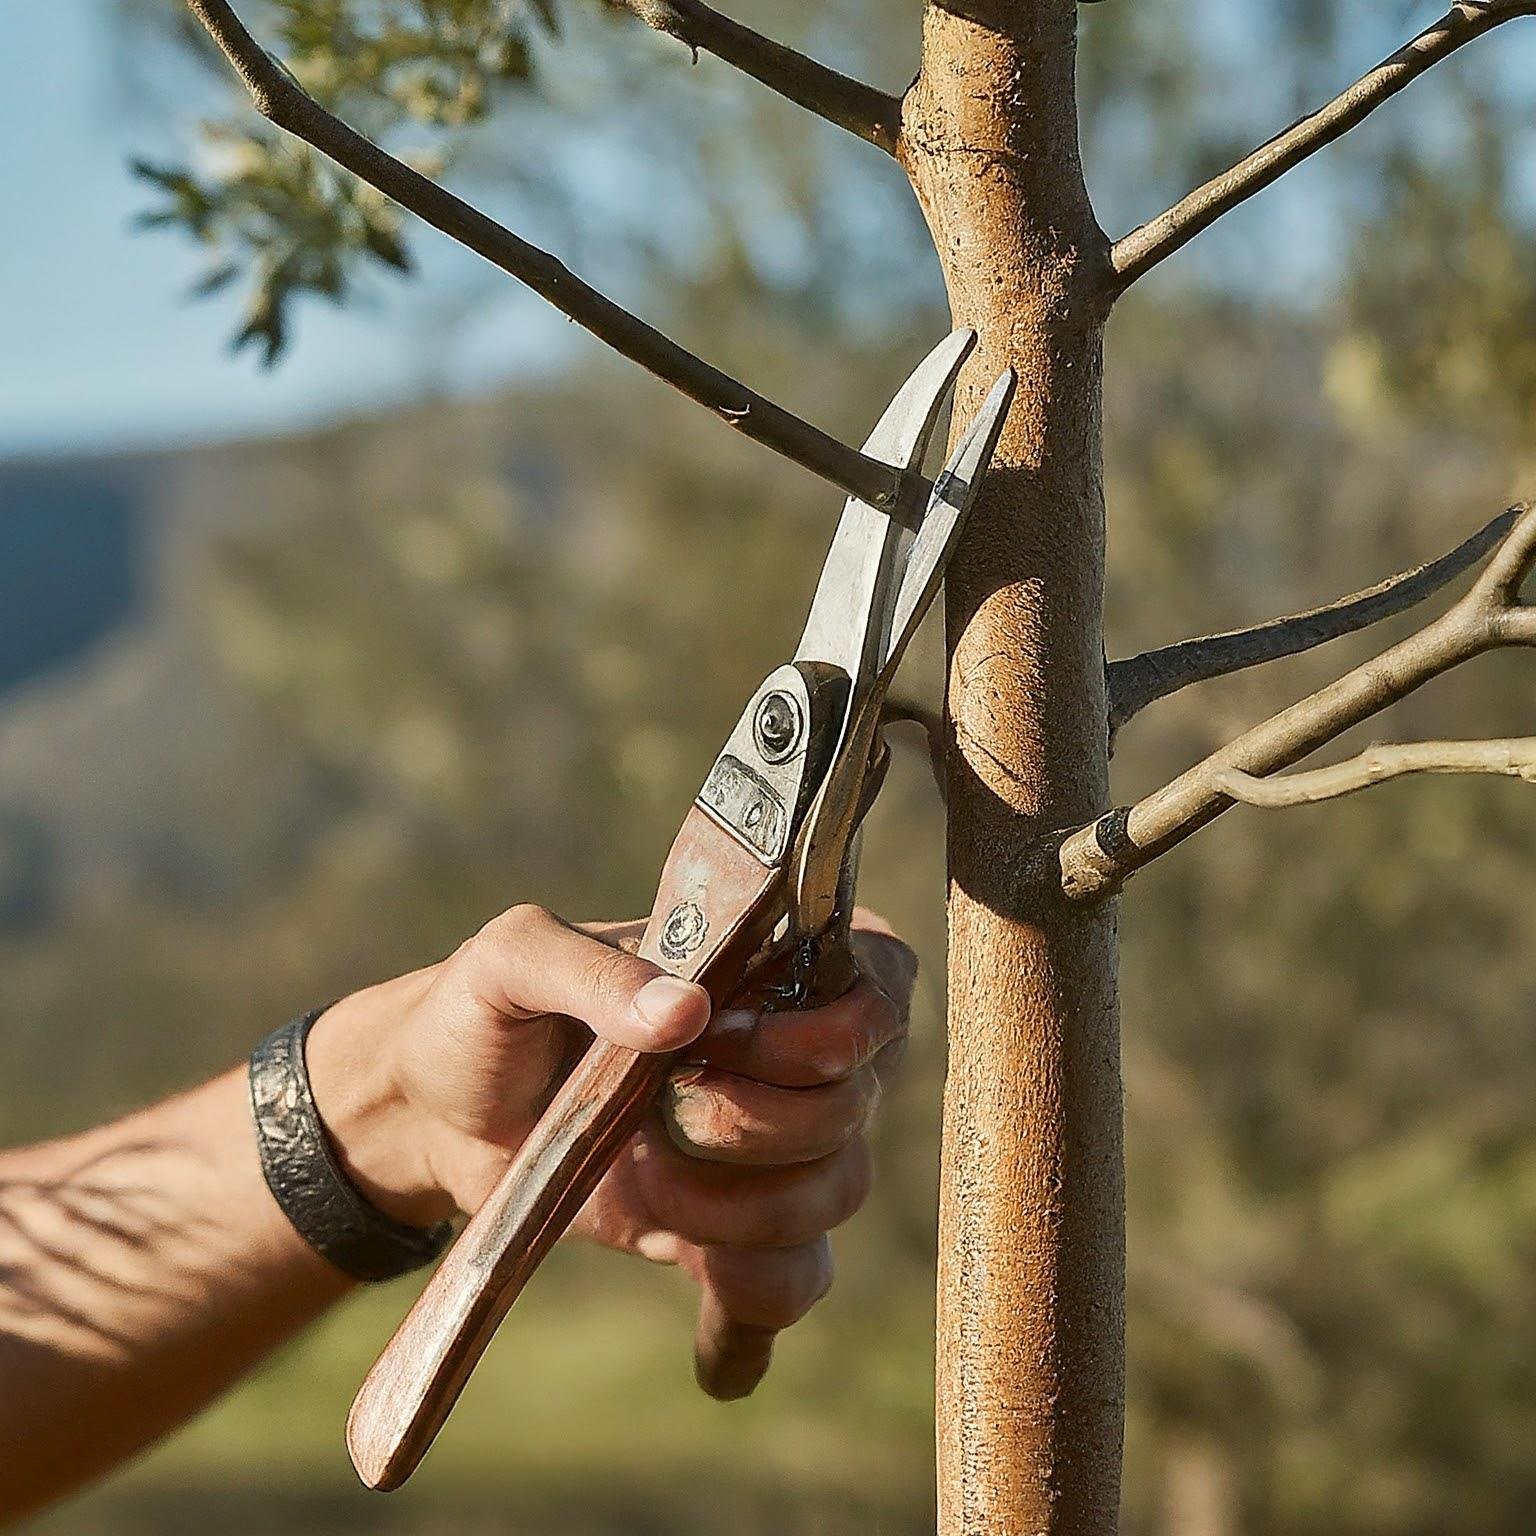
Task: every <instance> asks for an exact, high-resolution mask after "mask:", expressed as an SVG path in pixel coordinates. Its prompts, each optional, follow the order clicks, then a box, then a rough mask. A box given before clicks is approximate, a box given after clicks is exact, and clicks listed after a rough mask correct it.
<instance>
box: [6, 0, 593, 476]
mask: <svg viewBox="0 0 1536 1536" xmlns="http://www.w3.org/2000/svg"><path fill="white" fill-rule="evenodd" d="M109 11H110V3H109V0H69V3H67V4H59V5H33V6H24V7H17V8H15V9H14V10H13V12H12V13H11V14H10V15H9V16H8V17H7V19H6V33H7V42H6V46H5V47H4V48H3V49H0V102H3V103H4V104H5V116H6V119H7V121H8V123H9V124H10V125H11V127H10V131H9V132H8V133H7V134H6V136H5V144H4V148H3V149H0V209H3V210H4V213H3V215H0V223H3V232H0V453H16V452H23V453H30V452H59V451H70V450H82V449H84V450H90V449H97V448H106V447H122V446H138V445H144V444H160V443H175V442H184V441H187V440H189V439H194V438H199V437H219V436H227V435H231V434H246V433H253V432H260V431H267V430H273V429H278V428H282V427H287V426H297V425H301V424H306V423H312V422H316V421H319V420H323V419H326V418H328V417H333V416H336V415H339V414H346V413H348V412H351V411H356V410H358V409H361V408H365V407H367V406H370V405H378V404H383V403H387V402H390V401H394V400H399V399H403V398H407V397H410V396H414V395H419V394H421V393H422V392H424V391H427V390H444V389H466V388H475V387H479V386H482V385H485V384H488V383H490V382H493V381H495V380H497V379H500V378H505V377H506V376H508V374H509V373H510V372H512V371H513V369H514V368H521V369H524V370H527V369H530V368H536V367H539V366H548V365H549V364H550V363H551V362H552V361H554V360H555V359H556V358H557V357H558V355H559V352H560V350H561V348H562V346H563V345H564V332H565V331H566V329H567V327H566V325H565V322H564V321H563V320H560V319H559V318H558V317H556V316H554V315H553V314H552V313H550V312H549V311H547V310H545V309H544V307H543V306H542V305H540V304H538V303H537V302H536V301H533V300H531V299H528V298H526V297H525V296H523V295H520V294H517V293H516V292H515V290H513V289H512V288H511V285H510V284H505V285H497V286H496V287H495V289H494V290H492V289H488V290H487V292H486V295H485V298H484V302H483V303H480V304H478V307H477V310H476V313H475V319H474V324H473V326H460V327H456V328H455V329H454V332H453V338H452V344H451V346H450V345H446V344H444V343H443V341H442V337H443V335H444V328H443V326H442V323H441V316H442V306H443V305H444V304H445V303H447V302H448V301H449V300H451V298H452V297H453V296H455V295H458V294H462V293H463V292H464V291H465V288H466V286H467V284H468V283H469V282H470V280H471V279H472V277H473V275H474V272H475V269H476V268H477V267H478V263H476V262H475V260H474V258H472V257H468V256H464V255H462V254H461V253H457V252H453V251H451V250H449V249H447V247H446V243H445V242H441V241H435V240H434V241H430V242H429V241H428V240H426V239H421V240H418V241H417V242H416V246H417V250H418V251H419V252H420V254H421V256H422V258H423V261H422V272H421V275H420V279H419V280H418V281H417V282H415V283H412V284H410V285H400V284H386V283H381V284H380V286H379V288H378V290H377V298H376V301H375V302H372V303H368V302H365V303H362V304H357V305H353V306H352V307H351V308H349V309H348V310H346V311H332V310H329V309H328V308H326V307H325V306H315V307H313V308H309V307H306V309H305V311H304V313H303V316H302V321H301V324H302V341H301V344H300V345H298V346H297V347H295V348H293V349H292V352H291V355H290V356H289V357H288V358H287V359H285V361H284V363H283V365H282V366H281V367H279V368H277V369H275V370H272V371H263V370H262V369H261V368H260V367H259V366H258V365H257V363H256V361H255V358H254V356H252V355H245V356H240V357H232V356H231V355H230V353H229V352H228V351H227V350H226V347H225V342H226V340H227V338H228V336H229V335H230V333H231V331H232V329H233V327H234V322H235V319H236V316H237V314H238V310H239V302H240V301H239V296H238V294H231V295H221V296H219V297H218V298H217V299H213V300H207V301H202V302H197V303H191V302H187V301H185V299H184V297H183V296H184V294H185V292H186V290H187V288H188V286H189V285H190V284H191V282H192V281H193V279H194V278H195V276H196V275H197V273H198V271H199V270H200V266H201V262H200V258H199V257H198V255H197V253H196V252H195V250H194V249H193V248H192V246H191V244H190V242H186V241H184V240H181V239H178V238H175V237H172V236H167V235H163V234H153V233H139V234H135V233H133V232H132V231H131V230H130V227H129V226H130V222H131V220H132V218H133V215H134V214H135V213H136V212H137V211H139V210H141V209H142V208H144V207H145V206H146V204H147V202H148V201H149V200H150V199H149V197H148V195H147V193H148V190H149V189H147V188H145V187H143V186H142V185H140V184H139V183H137V182H135V181H134V180H133V179H132V178H131V177H130V175H129V174H128V171H127V169H126V163H127V160H128V158H129V157H130V156H131V155H134V154H142V153H148V154H150V155H151V156H153V154H155V153H156V152H157V151H167V152H172V153H173V152H174V147H175V145H176V144H177V143H178V142H179V143H181V144H185V143H186V142H187V141H188V139H189V138H190V125H191V123H192V122H193V121H194V120H195V117H196V115H197V110H196V103H195V102H193V103H192V104H191V105H190V106H189V105H188V104H187V103H186V102H185V101H184V100H178V99H176V96H175V92H174V90H173V89H172V87H171V84H170V83H169V82H164V83H162V82H158V81H157V82H156V83H155V84H154V85H153V87H152V88H150V89H148V90H146V89H145V87H144V83H143V82H142V81H137V80H135V78H134V77H133V76H132V75H131V74H127V73H125V70H124V66H122V65H120V64H118V63H116V62H114V55H113V49H114V46H115V45H117V44H120V42H121V38H120V35H119V34H118V33H116V32H115V30H114V29H113V27H112V26H111V25H110V24H109V22H108V20H107V18H108V14H109ZM176 83H177V84H178V85H179V84H181V82H176ZM21 124H25V125H26V136H25V139H23V137H22V135H21V133H20V132H19V131H18V126H17V125H21Z"/></svg>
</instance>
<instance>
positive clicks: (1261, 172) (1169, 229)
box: [1110, 0, 1536, 293]
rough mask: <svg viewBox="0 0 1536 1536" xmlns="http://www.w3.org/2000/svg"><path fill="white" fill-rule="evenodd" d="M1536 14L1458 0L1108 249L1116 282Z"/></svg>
mask: <svg viewBox="0 0 1536 1536" xmlns="http://www.w3.org/2000/svg"><path fill="white" fill-rule="evenodd" d="M1530 15H1536V0H1461V3H1459V4H1456V5H1453V6H1452V7H1451V8H1450V10H1449V11H1447V12H1446V13H1445V15H1444V16H1442V17H1441V18H1440V20H1439V21H1437V22H1435V24H1434V25H1433V26H1431V27H1429V28H1428V29H1427V30H1426V31H1424V32H1421V33H1420V34H1419V35H1418V36H1417V37H1416V38H1414V39H1413V41H1412V42H1410V43H1407V44H1405V45H1404V46H1403V47H1402V48H1399V49H1398V51H1397V52H1396V53H1394V54H1393V55H1392V56H1391V57H1390V58H1388V59H1384V60H1383V61H1382V62H1381V63H1380V64H1378V65H1377V66H1376V68H1375V69H1373V70H1372V71H1371V72H1370V73H1369V74H1368V75H1365V76H1363V77H1362V78H1361V79H1359V80H1357V81H1355V83H1354V84H1353V85H1352V86H1350V87H1349V89H1348V90H1346V91H1345V92H1343V94H1342V95H1339V96H1336V97H1334V99H1333V100H1332V101H1330V102H1329V103H1328V105H1327V106H1325V107H1322V108H1320V109H1319V110H1318V111H1316V112H1314V113H1312V114H1311V116H1309V117H1304V118H1302V119H1300V121H1298V122H1296V123H1293V124H1292V125H1291V126H1290V127H1289V128H1287V129H1286V130H1285V132H1284V133H1281V134H1278V135H1277V136H1276V137H1275V138H1273V139H1271V140H1270V141H1269V142H1268V143H1267V144H1263V145H1261V146H1260V147H1259V148H1258V149H1256V150H1254V152H1253V153H1252V154H1251V155H1249V156H1248V157H1247V158H1246V159H1244V160H1241V161H1239V162H1238V163H1237V164H1236V165H1234V166H1233V167H1232V168H1231V169H1230V170H1227V171H1223V172H1222V173H1221V175H1219V176H1216V177H1214V178H1213V179H1212V180H1210V181H1208V182H1206V183H1205V185H1204V186H1203V187H1197V188H1196V189H1195V191H1193V192H1191V193H1190V194H1189V196H1188V197H1186V198H1185V199H1184V200H1183V201H1182V202H1180V203H1177V204H1175V205H1174V206H1173V207H1172V208H1170V209H1169V210H1168V211H1167V212H1166V213H1163V214H1160V215H1159V216H1158V217H1157V218H1155V219H1152V220H1150V221H1149V222H1148V223H1146V224H1143V225H1142V226H1141V227H1140V228H1139V229H1133V230H1132V231H1131V232H1130V234H1128V235H1126V236H1125V237H1124V238H1123V239H1121V240H1118V241H1116V243H1115V246H1114V249H1113V250H1112V251H1111V252H1110V264H1111V266H1112V267H1113V269H1114V274H1115V275H1114V289H1115V291H1116V292H1117V293H1121V292H1124V290H1125V289H1126V288H1128V287H1130V285H1131V284H1132V283H1133V282H1135V281H1136V279H1137V278H1138V277H1140V276H1142V274H1143V273H1145V272H1147V271H1149V270H1150V269H1151V268H1153V267H1155V266H1156V265H1157V264H1158V262H1160V261H1162V260H1163V259H1164V258H1165V257H1168V256H1171V255H1172V254H1173V253H1174V252H1175V251H1176V250H1178V249H1179V248H1180V247H1181V246H1183V245H1185V244H1187V243H1188V242H1189V241H1190V240H1193V239H1194V237H1195V236H1196V235H1198V234H1199V233H1200V231H1201V230H1203V229H1206V228H1208V227H1209V226H1210V225H1212V224H1214V223H1215V222H1216V220H1217V219H1219V218H1220V217H1221V216H1222V215H1223V214H1224V213H1229V212H1230V211H1231V210H1232V209H1233V208H1235V207H1237V205H1238V204H1239V203H1242V202H1246V201H1247V200H1248V199H1249V198H1250V197H1252V196H1253V195H1254V194H1255V193H1256V192H1261V191H1263V190H1264V188H1265V187H1267V186H1269V185H1270V183H1271V182H1274V181H1278V180H1279V178H1280V177H1281V176H1283V175H1284V174H1285V173H1286V172H1287V171H1289V170H1291V169H1292V168H1293V167H1295V166H1297V165H1300V164H1301V162H1302V161H1303V160H1306V159H1308V158H1309V157H1310V156H1312V155H1315V154H1316V153H1317V151H1318V150H1320V149H1322V148H1323V147H1324V146H1325V145H1328V144H1332V143H1333V141H1334V140H1335V139H1338V138H1342V137H1343V135H1344V134H1346V133H1348V132H1349V130H1350V129H1351V128H1353V127H1355V126H1356V125H1357V124H1358V123H1360V122H1362V121H1364V119H1365V118H1367V117H1368V116H1370V114H1371V113H1372V112H1374V111H1375V110H1376V108H1377V107H1379V106H1380V105H1381V104H1382V103H1383V102H1384V101H1389V100H1390V99H1391V98H1392V97H1393V96H1395V95H1397V93H1398V92H1399V91H1401V90H1403V89H1404V88H1405V87H1406V86H1408V85H1411V84H1412V83H1413V82H1414V81H1415V80H1417V79H1418V78H1419V76H1420V75H1422V74H1424V73H1425V72H1426V71H1427V70H1429V69H1431V68H1432V67H1433V66H1434V65H1436V64H1438V63H1439V62H1440V60H1441V59H1444V58H1446V57H1448V56H1449V55H1450V54H1452V53H1454V52H1455V51H1456V50H1457V49H1458V48H1461V47H1463V46H1464V45H1465V44H1467V43H1470V42H1471V41H1472V39H1473V38H1475V37H1481V36H1482V34H1483V33H1484V32H1489V31H1492V29H1493V28H1494V27H1497V26H1502V25H1503V23H1504V22H1506V21H1513V20H1514V19H1515V18H1516V17H1517V16H1530Z"/></svg>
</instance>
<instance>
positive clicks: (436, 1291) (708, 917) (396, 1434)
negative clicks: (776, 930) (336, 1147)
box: [347, 806, 782, 1489]
mask: <svg viewBox="0 0 1536 1536" xmlns="http://www.w3.org/2000/svg"><path fill="white" fill-rule="evenodd" d="M781 879H782V872H781V871H780V870H779V869H777V868H770V867H768V866H765V865H764V864H763V863H762V862H761V861H760V860H758V859H757V858H755V857H754V856H753V855H752V854H751V853H750V852H749V851H748V850H747V849H746V848H744V847H743V846H742V845H741V844H740V843H739V842H737V841H736V840H735V839H734V838H732V837H730V836H729V835H728V834H727V833H725V832H724V831H722V830H721V829H720V828H719V827H718V826H717V825H715V823H714V822H713V821H711V820H710V818H709V817H708V816H707V815H705V814H704V812H703V811H701V810H699V809H698V807H697V806H695V807H694V809H693V810H692V811H691V812H690V813H689V815H688V818H687V819H686V820H685V821H684V823H683V826H682V829H681V830H680V831H679V833H678V836H677V840H676V842H674V843H673V845H672V852H671V854H670V855H669V857H668V859H667V865H666V868H665V870H663V872H662V878H661V886H660V888H659V890H658V892H657V897H656V905H655V907H654V909H653V910H652V913H651V919H650V922H649V924H648V925H647V927H646V932H645V937H644V938H643V939H642V940H641V942H640V950H639V953H640V954H641V955H643V956H644V957H645V958H646V959H648V960H653V961H655V962H656V963H657V964H658V965H660V966H662V967H663V968H664V969H665V970H668V971H670V972H671V973H672V974H673V975H676V976H681V977H683V978H685V979H687V980H690V981H698V982H701V983H702V984H703V985H704V986H706V987H708V988H709V990H710V993H711V995H712V996H713V997H714V999H715V1001H716V1003H717V1004H718V1003H719V1002H721V1001H722V1000H723V998H724V997H725V996H728V995H729V994H730V993H732V992H734V991H735V990H736V988H737V986H738V985H739V983H740V979H741V975H742V972H743V970H744V969H745V967H746V965H747V962H748V961H749V960H750V958H751V956H752V954H753V953H754V951H755V950H756V949H757V948H758V946H759V945H760V944H761V943H762V941H763V939H764V938H765V937H766V936H767V930H768V928H770V927H771V926H772V923H773V918H774V913H775V910H776V909H775V906H774V901H773V897H774V895H775V893H776V891H777V890H778V889H780V881H781ZM671 1065H672V1057H671V1056H667V1055H642V1054H640V1053H639V1052H636V1051H631V1050H626V1049H624V1048H623V1047H621V1046H616V1045H610V1044H609V1043H608V1042H607V1041H603V1040H599V1041H598V1042H596V1043H595V1044H594V1045H593V1046H592V1048H591V1049H590V1050H589V1051H588V1052H587V1054H586V1055H585V1056H584V1057H583V1058H582V1060H581V1062H580V1064H579V1065H578V1066H577V1068H576V1070H575V1071H574V1072H573V1073H572V1074H571V1076H570V1077H569V1078H567V1079H566V1081H565V1083H564V1084H563V1085H562V1086H561V1088H560V1091H559V1092H558V1093H557V1094H556V1095H555V1097H554V1100H553V1101H552V1102H551V1104H550V1106H549V1108H548V1109H546V1110H545V1111H544V1114H543V1116H542V1117H541V1118H540V1120H539V1123H538V1124H537V1125H536V1126H535V1127H534V1129H533V1132H532V1134H531V1135H530V1136H529V1137H528V1139H527V1140H526V1141H525V1142H524V1143H523V1145H522V1146H521V1148H519V1150H518V1153H517V1155H516V1156H515V1157H514V1158H513V1159H512V1161H511V1163H510V1164H508V1166H507V1171H506V1172H505V1173H504V1174H503V1175H502V1176H501V1179H500V1180H499V1181H498V1182H497V1185H496V1187H495V1188H494V1189H493V1190H492V1191H491V1193H490V1195H489V1197H488V1198H487V1199H486V1201H485V1203H484V1204H483V1205H482V1206H481V1207H480V1209H479V1210H478V1211H476V1212H475V1214H474V1216H473V1217H472V1218H471V1219H470V1221H469V1223H468V1225H467V1226H466V1227H465V1228H464V1230H463V1231H462V1232H461V1233H460V1234H459V1236H458V1239H457V1240H456V1241H455V1243H454V1245H453V1246H452V1247H451V1248H450V1249H449V1250H448V1252H447V1254H445V1255H444V1257H443V1261H442V1263H441V1264H440V1265H439V1266H438V1268H437V1272H436V1274H434V1275H433V1276H432V1278H431V1279H430V1280H429V1281H428V1282H427V1285H426V1288H425V1289H424V1290H423V1291H422V1293H421V1295H420V1296H419V1297H418V1298H417V1301H416V1305H415V1306H414V1307H412V1308H411V1310H410V1312H409V1313H408V1314H407V1315H406V1317H405V1320H404V1321H403V1322H402V1323H401V1324H400V1326H399V1328H398V1329H397V1330H396V1331H395V1335H394V1337H393V1338H392V1339H391V1340H390V1341H389V1343H388V1344H387V1345H385V1347H384V1351H383V1353H382V1354H381V1355H380V1356H379V1358H378V1360H377V1361H376V1362H375V1363H374V1367H373V1369H372V1370H371V1371H369V1373H368V1375H367V1377H366V1378H365V1379H364V1381H363V1384H362V1386H361V1388H360V1389H359V1390H358V1394H357V1397H356V1399H355V1400H354V1401H353V1404H352V1411H351V1413H350V1414H349V1415H348V1416H347V1449H348V1450H349V1452H350V1453H351V1456H352V1465H353V1466H354V1467H356V1468H357V1475H358V1476H359V1477H360V1478H361V1479H362V1480H363V1482H364V1483H366V1484H367V1485H368V1486H369V1487H370V1488H379V1489H390V1488H398V1487H399V1486H400V1484H401V1483H403V1482H404V1481H405V1480H406V1478H408V1477H409V1476H410V1475H411V1473H412V1472H414V1471H415V1470H416V1468H417V1466H418V1465H419V1464H420V1462H421V1458H422V1457H423V1456H424V1455H425V1454H426V1452H427V1448H428V1447H429V1446H430V1445H431V1443H432V1439H433V1437H434V1436H435V1435H436V1434H437V1432H438V1430H439V1429H441V1428H442V1426H443V1421H444V1420H445V1419H446V1418H447V1417H448V1414H449V1411H450V1410H451V1409H452V1407H453V1405H454V1403H455V1401H457V1399H458V1396H459V1393H460V1392H461V1391H462V1390H463V1387H464V1383H465V1382H466V1381H467V1380H468V1379H469V1374H470V1372H471V1371H472V1370H473V1369H474V1368H475V1365H476V1363H477V1362H478V1361H479V1359H480V1356H481V1355H482V1354H483V1353H484V1352H485V1347H486V1345H487V1344H489V1343H490V1341H491V1336H492V1334H494V1333H495V1331H496V1326H497V1324H498V1323H500V1322H501V1320H502V1318H503V1317H505V1316H506V1314H507V1311H508V1309H509V1308H510V1307H511V1306H512V1303H513V1302H514V1301H515V1300H516V1299H517V1297H518V1294H519V1293H520V1292H521V1290H522V1288H523V1286H524V1285H525V1284H526V1283H527V1281H528V1277H529V1276H530V1275H531V1274H532V1273H533V1271H534V1270H535V1269H537V1268H538V1266H539V1264H540V1263H541V1262H542V1261H543V1259H544V1258H545V1256H546V1255H547V1254H548V1253H549V1250H550V1249H551V1248H553V1247H554V1245H555V1243H556V1242H557V1241H558V1240H559V1238H560V1235H561V1234H562V1233H563V1232H564V1231H565V1229H566V1228H567V1227H568V1226H570V1224H571V1222H572V1221H573V1220H574V1219H575V1217H576V1215H577V1213H578V1212H579V1211H580V1210H581V1207H582V1206H583V1205H584V1204H585V1202H586V1200H587V1197H588V1196H589V1195H591V1193H592V1191H593V1190H594V1189H596V1187H597V1185H598V1183H599V1182H600V1181H601V1179H602V1177H603V1174H604V1173H605V1172H606V1171H607V1170H608V1168H609V1166H610V1165H611V1164H612V1162H613V1160H614V1158H616V1157H617V1156H618V1154H619V1152H620V1151H621V1150H622V1149H623V1147H624V1146H625V1144H626V1143H627V1142H628V1141H629V1139H630V1137H631V1136H633V1135H634V1133H635V1131H636V1130H638V1129H639V1127H640V1123H641V1122H642V1121H643V1120H644V1118H645V1115H646V1112H647V1111H648V1110H649V1108H650V1106H651V1104H652V1102H653V1101H654V1099H655V1097H656V1093H657V1090H658V1089H659V1088H660V1087H661V1084H662V1083H663V1082H664V1081H665V1079H666V1076H667V1072H668V1071H669V1069H670V1068H671Z"/></svg>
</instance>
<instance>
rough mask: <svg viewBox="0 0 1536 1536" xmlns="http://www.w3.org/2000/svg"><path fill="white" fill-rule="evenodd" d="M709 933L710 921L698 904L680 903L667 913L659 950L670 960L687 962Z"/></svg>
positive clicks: (690, 902)
mask: <svg viewBox="0 0 1536 1536" xmlns="http://www.w3.org/2000/svg"><path fill="white" fill-rule="evenodd" d="M708 932H709V919H708V918H707V917H705V916H704V913H703V912H702V911H701V910H700V908H699V906H698V903H697V902H692V901H680V902H678V904H677V905H676V906H675V907H673V908H672V910H671V911H670V912H669V913H667V920H666V922H665V923H663V924H662V927H661V938H660V940H659V941H658V943H657V946H656V947H657V948H658V949H659V950H660V951H661V952H662V954H663V955H665V956H666V958H667V959H668V960H686V959H687V958H688V956H689V955H691V954H692V953H693V952H694V950H696V949H697V948H698V947H699V945H700V944H702V943H703V942H704V938H705V935H706V934H708Z"/></svg>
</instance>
